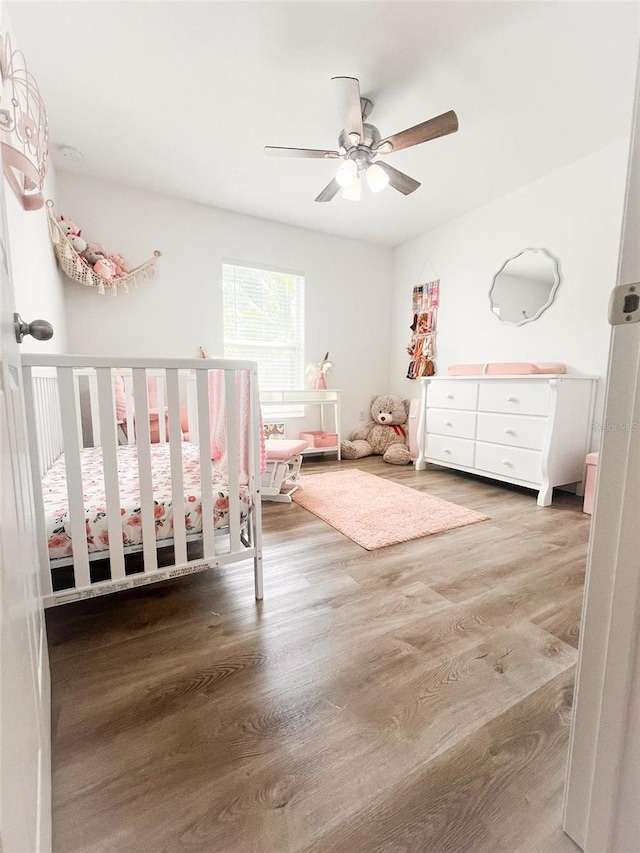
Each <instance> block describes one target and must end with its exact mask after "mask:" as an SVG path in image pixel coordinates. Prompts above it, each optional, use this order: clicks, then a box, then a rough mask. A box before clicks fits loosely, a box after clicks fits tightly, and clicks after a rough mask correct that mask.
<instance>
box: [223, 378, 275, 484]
mask: <svg viewBox="0 0 640 853" xmlns="http://www.w3.org/2000/svg"><path fill="white" fill-rule="evenodd" d="M235 386H236V388H235V390H236V435H237V446H238V459H237V460H236V462H237V465H238V469H239V472H240V480H241V482H244V483H246V482H248V480H249V429H250V411H251V408H250V386H249V371H248V370H241V371H236V374H235ZM209 423H210V427H211V458H212V459H213V461H214V462H216V463H217V464H218V467H219V468H221V469H222V470H224V471H228V470H229V459H228V442H227V401H226V397H225V371H224V370H210V371H209ZM254 428H255V429H257V430H258V435H257V436H256V437H257V439H258V441H259V442H260V474H263V473H264V471H265V467H266V450H265V445H264V430H263V428H262V415H260V418H259V423H258V424H257V425H256V426H255V427H254Z"/></svg>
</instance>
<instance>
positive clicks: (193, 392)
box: [187, 370, 200, 447]
mask: <svg viewBox="0 0 640 853" xmlns="http://www.w3.org/2000/svg"><path fill="white" fill-rule="evenodd" d="M187 418H188V422H189V441H190V442H191V443H192V444H195V445H196V447H199V446H200V442H199V441H198V389H197V386H196V377H195V375H194V372H193V371H191V370H190V371H189V373H188V374H187Z"/></svg>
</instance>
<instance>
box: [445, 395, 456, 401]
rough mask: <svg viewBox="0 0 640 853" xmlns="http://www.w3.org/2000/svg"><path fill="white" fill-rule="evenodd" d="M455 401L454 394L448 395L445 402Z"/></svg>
mask: <svg viewBox="0 0 640 853" xmlns="http://www.w3.org/2000/svg"><path fill="white" fill-rule="evenodd" d="M453 399H454V397H453V394H447V396H446V397H445V400H453Z"/></svg>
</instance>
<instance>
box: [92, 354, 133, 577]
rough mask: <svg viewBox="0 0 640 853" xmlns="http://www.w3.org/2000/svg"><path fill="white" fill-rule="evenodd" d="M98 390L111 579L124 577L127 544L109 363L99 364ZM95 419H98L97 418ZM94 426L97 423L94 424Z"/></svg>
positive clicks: (96, 380)
mask: <svg viewBox="0 0 640 853" xmlns="http://www.w3.org/2000/svg"><path fill="white" fill-rule="evenodd" d="M96 373H97V376H96V377H92V378H94V379H95V390H96V392H97V394H96V396H97V401H96V402H98V407H97V408H98V412H97V414H98V416H99V420H100V431H101V433H102V470H103V472H104V494H105V501H106V504H107V506H106V510H107V530H108V533H109V562H110V564H111V579H112V580H121V579H122V578H124V577H125V571H124V548H123V547H122V518H121V515H120V480H119V477H118V454H117V449H116V434H115V431H114V429H113V424H114V422H115V417H116V413H115V406H114V399H113V383H112V381H111V371H110V370H109V368H108V367H98V368H96ZM94 423H95V421H94ZM94 429H95V427H94Z"/></svg>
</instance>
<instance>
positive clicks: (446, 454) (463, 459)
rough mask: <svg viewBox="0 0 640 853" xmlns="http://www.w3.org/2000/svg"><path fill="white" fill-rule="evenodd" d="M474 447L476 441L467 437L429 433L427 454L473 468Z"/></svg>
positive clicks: (428, 456) (429, 456)
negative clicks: (450, 436)
mask: <svg viewBox="0 0 640 853" xmlns="http://www.w3.org/2000/svg"><path fill="white" fill-rule="evenodd" d="M474 447H475V444H474V442H473V441H468V440H467V439H465V438H448V437H447V436H445V435H431V434H427V449H426V453H425V456H426V457H427V458H428V459H437V460H438V461H442V462H451V463H452V464H454V465H464V466H465V468H473V456H474Z"/></svg>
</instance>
